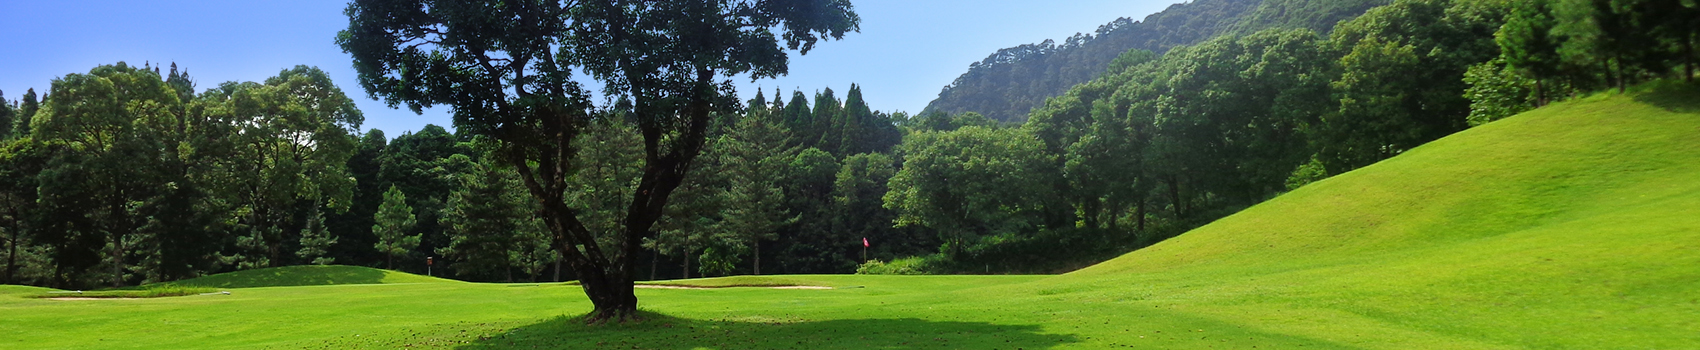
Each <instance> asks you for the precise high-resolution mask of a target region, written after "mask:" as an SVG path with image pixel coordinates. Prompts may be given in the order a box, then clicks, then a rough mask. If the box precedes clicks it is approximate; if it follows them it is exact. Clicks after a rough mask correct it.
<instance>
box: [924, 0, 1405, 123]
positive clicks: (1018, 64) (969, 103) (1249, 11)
mask: <svg viewBox="0 0 1700 350" xmlns="http://www.w3.org/2000/svg"><path fill="white" fill-rule="evenodd" d="M1388 2H1390V1H1387V0H1200V1H1191V2H1184V3H1181V4H1176V5H1172V6H1170V7H1169V8H1168V9H1166V10H1164V11H1162V12H1158V13H1156V14H1152V15H1150V16H1146V17H1145V19H1144V20H1141V21H1134V20H1133V19H1129V18H1120V19H1116V20H1115V21H1113V22H1110V23H1107V24H1104V25H1103V26H1099V27H1098V29H1097V30H1096V31H1095V32H1094V33H1092V34H1075V35H1074V36H1072V37H1069V38H1068V39H1065V40H1063V41H1062V42H1061V43H1057V42H1054V41H1051V40H1046V41H1045V42H1042V43H1038V44H1027V45H1021V46H1016V47H1011V48H1006V49H1002V50H998V52H997V53H993V54H992V55H991V56H987V57H986V58H985V59H984V60H981V61H980V62H975V63H973V64H970V65H969V67H968V72H966V73H963V74H962V76H960V77H957V78H956V80H955V81H952V82H951V84H950V85H948V86H945V87H944V90H943V91H940V92H939V96H938V98H936V99H934V100H933V101H932V102H931V103H928V104H927V108H926V109H925V110H923V111H922V114H928V113H934V112H936V113H945V114H959V113H965V112H977V113H980V114H983V115H985V116H986V117H988V118H991V119H992V120H997V121H1000V122H1021V121H1023V120H1025V119H1026V117H1027V114H1028V111H1030V110H1032V109H1034V108H1039V107H1042V106H1044V105H1045V100H1046V99H1047V98H1051V97H1054V96H1057V95H1061V94H1062V93H1063V92H1065V91H1067V90H1068V89H1069V88H1070V87H1072V86H1074V85H1077V84H1081V83H1085V82H1087V81H1089V80H1092V79H1093V78H1096V77H1098V76H1099V75H1101V74H1104V72H1105V71H1106V70H1108V71H1111V72H1115V71H1120V70H1121V69H1120V68H1122V67H1125V65H1124V64H1120V63H1117V62H1118V61H1119V59H1118V58H1120V57H1122V56H1123V55H1125V54H1126V53H1127V52H1129V51H1135V50H1143V51H1150V52H1155V53H1157V54H1163V53H1165V52H1167V51H1168V50H1169V49H1172V48H1175V47H1179V46H1186V45H1193V44H1196V43H1199V42H1202V41H1205V40H1208V39H1210V38H1212V37H1216V36H1218V35H1224V34H1230V35H1245V34H1251V33H1253V32H1256V31H1260V30H1265V29H1301V28H1302V29H1311V30H1313V31H1317V32H1326V31H1328V30H1329V29H1332V28H1333V27H1334V24H1335V23H1337V22H1339V21H1341V20H1345V19H1350V18H1352V17H1356V16H1357V15H1358V14H1361V13H1363V12H1364V10H1367V9H1369V8H1371V7H1375V6H1380V5H1384V4H1387V3H1388Z"/></svg>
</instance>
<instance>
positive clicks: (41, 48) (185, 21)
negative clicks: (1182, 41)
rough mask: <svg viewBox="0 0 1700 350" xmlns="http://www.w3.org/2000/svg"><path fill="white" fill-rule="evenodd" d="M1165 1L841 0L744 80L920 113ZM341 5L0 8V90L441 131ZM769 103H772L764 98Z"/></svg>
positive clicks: (15, 4)
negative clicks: (367, 67) (104, 80)
mask: <svg viewBox="0 0 1700 350" xmlns="http://www.w3.org/2000/svg"><path fill="white" fill-rule="evenodd" d="M1170 1H1172V0H1155V1H1127V0H1122V1H1113V0H1066V1H986V0H979V1H967V0H907V1H905V0H897V1H890V0H854V1H853V3H854V4H855V6H856V11H857V13H858V14H860V15H861V16H862V31H861V32H860V33H851V34H849V35H847V36H845V38H844V40H842V41H831V42H825V43H822V44H821V45H820V46H817V47H816V49H815V50H814V51H811V52H810V53H809V54H808V55H806V56H797V55H795V53H794V52H793V55H792V61H791V74H790V75H789V76H785V77H781V78H778V79H766V80H761V81H758V82H755V83H749V80H748V78H744V79H739V80H738V82H739V84H740V85H739V90H740V91H739V92H740V94H742V95H744V97H745V98H746V99H747V98H749V97H751V96H754V93H755V91H754V88H755V87H757V86H760V87H763V88H764V89H765V90H766V91H768V93H769V94H771V93H772V91H773V89H774V88H775V87H778V88H782V89H784V90H785V91H786V94H787V95H789V93H790V91H791V90H793V89H797V90H803V91H805V92H809V93H810V94H811V95H812V92H813V91H817V90H820V89H821V88H825V87H830V88H832V89H833V90H834V91H836V92H838V94H839V96H840V98H842V97H843V92H844V91H846V90H848V89H849V86H850V84H851V83H856V84H859V85H861V86H862V91H863V94H864V96H865V98H866V99H867V100H868V103H869V105H870V107H873V109H875V110H881V111H888V112H889V111H907V112H910V113H914V112H919V111H920V110H921V108H923V107H926V105H927V102H929V101H932V99H933V98H934V97H937V96H938V92H939V89H940V88H943V87H944V86H945V85H946V84H949V83H950V81H951V80H953V79H955V78H956V76H957V75H960V74H962V73H963V72H965V71H967V69H968V64H969V63H973V62H977V61H979V60H980V59H982V58H985V57H986V56H987V55H990V54H991V53H992V52H994V51H996V50H997V49H1000V48H1005V47H1011V46H1016V45H1021V44H1027V43H1036V42H1040V41H1043V40H1045V39H1059V40H1060V39H1062V38H1066V37H1068V36H1070V35H1073V34H1074V33H1077V32H1091V31H1092V30H1094V29H1096V28H1097V27H1098V26H1099V25H1102V24H1104V23H1108V22H1109V21H1111V20H1114V19H1115V18H1117V17H1132V18H1134V19H1140V18H1144V17H1145V16H1146V15H1148V14H1151V13H1155V12H1157V11H1161V10H1162V9H1163V8H1165V7H1168V6H1169V5H1170V4H1171V3H1172V2H1170ZM346 4H347V2H346V1H341V0H330V1H264V0H262V1H146V0H131V1H78V0H61V1H11V0H8V1H5V2H0V91H4V92H5V98H6V99H8V100H16V99H18V98H19V97H21V96H23V93H24V90H25V89H26V88H32V87H33V88H35V89H36V91H37V92H38V93H45V92H46V91H47V90H48V87H49V86H50V84H51V81H52V80H53V78H55V77H60V76H64V75H65V74H69V73H78V72H87V71H88V70H89V69H90V68H94V67H95V66H97V65H101V64H111V63H114V62H118V61H125V62H128V63H131V64H136V65H140V64H142V63H144V62H155V63H160V62H163V63H166V64H169V63H171V62H176V63H177V65H178V66H179V67H181V68H185V69H187V70H188V72H189V73H190V75H191V76H192V77H193V78H195V80H196V81H197V82H198V83H199V85H198V87H199V88H201V89H205V88H208V87H212V86H215V85H217V84H218V83H219V82H224V81H259V80H263V79H265V78H267V77H270V76H273V75H276V74H277V73H278V72H279V71H281V70H283V69H285V68H288V67H293V66H295V65H310V66H317V67H319V68H320V69H324V70H325V71H327V72H329V73H330V74H331V78H332V79H334V80H335V81H336V82H337V85H340V86H341V87H342V89H343V91H345V92H346V93H348V94H349V96H350V97H352V98H354V99H355V100H356V101H357V102H358V103H359V104H360V109H361V110H362V111H364V112H365V114H366V124H365V125H364V126H363V128H378V129H382V130H384V132H385V133H386V134H387V135H388V136H390V137H395V136H396V135H400V134H401V133H402V132H403V131H415V130H419V128H420V127H422V126H424V125H425V124H437V125H443V126H445V127H448V126H449V125H448V124H450V120H449V117H448V112H447V110H446V109H441V108H439V109H437V110H428V111H426V112H425V114H424V115H416V114H413V113H412V112H410V111H406V110H397V109H390V108H388V107H387V106H385V105H384V103H382V102H379V101H373V100H371V99H370V98H368V97H367V95H366V92H365V91H364V90H362V89H360V86H359V84H358V83H357V82H356V81H355V77H354V70H353V68H351V67H350V61H349V58H348V55H346V54H343V53H342V50H341V49H339V48H337V47H336V44H335V43H334V42H333V38H334V37H335V35H336V32H337V31H338V30H341V29H342V28H344V27H346V26H347V25H348V19H347V17H344V16H343V14H342V10H343V8H344V7H345V6H346ZM770 97H771V96H770Z"/></svg>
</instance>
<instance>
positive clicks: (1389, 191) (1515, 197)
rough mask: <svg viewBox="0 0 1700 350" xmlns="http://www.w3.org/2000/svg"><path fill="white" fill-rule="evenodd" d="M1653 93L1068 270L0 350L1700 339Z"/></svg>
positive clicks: (320, 320) (1348, 178) (453, 303)
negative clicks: (590, 318)
mask: <svg viewBox="0 0 1700 350" xmlns="http://www.w3.org/2000/svg"><path fill="white" fill-rule="evenodd" d="M1642 90H1643V91H1641V92H1636V93H1631V94H1628V95H1616V94H1606V95H1600V96H1595V97H1589V98H1586V99H1584V100H1581V101H1574V102H1567V103H1561V104H1557V105H1554V106H1549V107H1547V108H1543V109H1540V110H1537V111H1533V112H1531V113H1527V114H1524V115H1520V116H1517V117H1513V118H1510V119H1506V120H1503V121H1499V122H1495V123H1491V124H1488V125H1485V126H1482V127H1478V128H1475V129H1471V130H1469V131H1465V132H1463V133H1459V134H1457V135H1454V136H1452V137H1448V138H1446V139H1442V140H1439V141H1436V142H1433V143H1431V144H1429V145H1425V146H1423V147H1419V148H1417V149H1414V150H1412V151H1410V152H1407V153H1406V154H1404V155H1401V156H1399V157H1396V158H1394V159H1391V160H1388V161H1385V162H1382V163H1379V164H1376V165H1374V166H1370V167H1367V168H1364V169H1361V170H1359V171H1354V172H1351V173H1347V174H1344V175H1341V176H1337V177H1334V178H1331V179H1328V180H1324V181H1321V182H1317V183H1315V184H1312V185H1310V186H1307V187H1305V188H1302V189H1299V190H1297V191H1294V192H1292V193H1289V194H1286V195H1283V196H1281V197H1278V198H1276V199H1274V200H1271V201H1269V202H1267V203H1264V204H1261V205H1258V206H1254V207H1252V208H1249V209H1247V210H1245V211H1243V212H1241V213H1238V214H1235V215H1233V216H1230V217H1227V218H1224V219H1222V220H1219V221H1217V222H1215V223H1212V224H1210V225H1207V226H1205V227H1202V228H1199V229H1197V230H1194V231H1192V232H1189V233H1187V234H1185V235H1182V236H1180V237H1177V238H1175V239H1172V240H1169V241H1166V242H1163V243H1161V244H1158V245H1155V246H1152V247H1150V248H1148V249H1144V250H1140V251H1137V252H1133V253H1130V254H1127V255H1125V256H1123V257H1121V258H1118V259H1115V260H1112V261H1109V262H1106V263H1103V264H1100V265H1097V266H1094V267H1090V268H1087V269H1084V270H1081V271H1077V272H1073V273H1069V274H1065V275H1060V276H864V275H851V276H778V277H737V278H728V279H702V280H690V281H667V282H665V283H671V284H689V285H699V286H733V285H748V286H765V285H822V286H833V287H853V286H860V287H862V288H837V289H831V290H780V289H771V288H716V289H701V290H670V289H640V290H638V296H639V298H640V299H641V300H642V305H643V308H644V309H645V310H646V312H648V313H649V314H648V317H649V319H650V320H649V321H648V322H644V323H640V324H628V325H612V326H601V327H590V326H584V325H582V323H581V322H578V321H577V320H576V319H575V318H574V317H577V316H578V315H582V314H584V313H585V312H588V311H589V310H590V305H589V303H588V302H586V301H585V299H584V296H583V294H582V291H581V290H580V289H579V287H577V286H573V285H567V284H560V283H548V284H482V283H459V282H450V281H443V280H439V279H432V278H428V277H419V276H412V275H406V274H399V273H395V272H388V271H377V270H369V269H359V268H345V267H328V268H311V269H329V270H281V271H272V272H266V271H264V270H262V271H254V272H245V273H238V274H231V275H220V276H211V277H206V278H203V279H200V280H191V281H189V282H184V283H185V285H188V284H196V285H201V286H215V285H216V286H219V287H226V288H233V289H229V290H230V291H231V292H232V294H230V295H193V296H182V297H171V298H156V299H138V300H95V301H52V300H43V299H37V298H32V297H30V296H33V295H36V294H39V293H42V292H43V291H44V290H42V289H39V288H31V287H13V286H0V348H5V349H38V348H49V349H52V348H103V349H104V348H119V349H123V348H147V349H180V348H215V349H224V348H278V349H285V348H287V349H300V348H309V349H322V348H331V349H345V348H403V347H406V348H439V349H441V348H455V349H532V348H577V349H612V348H620V349H632V348H640V349H746V348H775V349H787V348H797V349H818V348H825V349H868V348H876V349H934V348H961V349H1048V348H1135V349H1162V348H1168V349H1205V348H1218V349H1226V348H1233V349H1251V348H1254V347H1255V348H1256V349H1683V348H1700V345H1696V344H1700V92H1697V91H1695V89H1694V88H1693V87H1692V86H1680V85H1674V84H1665V85H1652V86H1646V87H1642ZM343 270H348V271H351V272H339V273H329V272H331V271H343ZM374 271H375V272H374ZM256 272H259V273H256ZM295 272H302V273H303V274H304V275H311V273H317V272H326V273H327V275H335V276H347V275H357V276H361V277H359V278H342V277H331V278H322V277H312V278H308V277H299V276H298V274H296V273H295ZM190 282H193V283H190ZM421 282H437V283H421ZM282 285H291V287H254V286H282ZM249 287H251V288H249Z"/></svg>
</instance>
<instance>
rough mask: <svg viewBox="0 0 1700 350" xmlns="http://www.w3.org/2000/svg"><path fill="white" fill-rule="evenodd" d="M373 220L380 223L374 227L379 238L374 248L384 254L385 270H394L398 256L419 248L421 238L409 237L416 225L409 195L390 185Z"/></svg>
mask: <svg viewBox="0 0 1700 350" xmlns="http://www.w3.org/2000/svg"><path fill="white" fill-rule="evenodd" d="M373 219H374V220H375V221H377V222H378V224H376V225H372V234H374V235H376V236H378V243H377V244H373V245H372V247H373V248H377V249H378V252H379V253H383V254H384V266H385V268H389V269H394V268H395V257H396V255H406V254H407V253H408V252H411V251H413V248H414V247H418V246H419V239H420V236H421V235H412V236H408V235H407V232H409V231H411V230H413V224H414V223H415V222H414V217H413V207H410V206H408V205H407V194H405V193H402V192H401V189H398V188H396V187H395V185H390V190H389V191H386V192H384V203H383V204H380V205H378V214H377V215H375V216H373Z"/></svg>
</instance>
